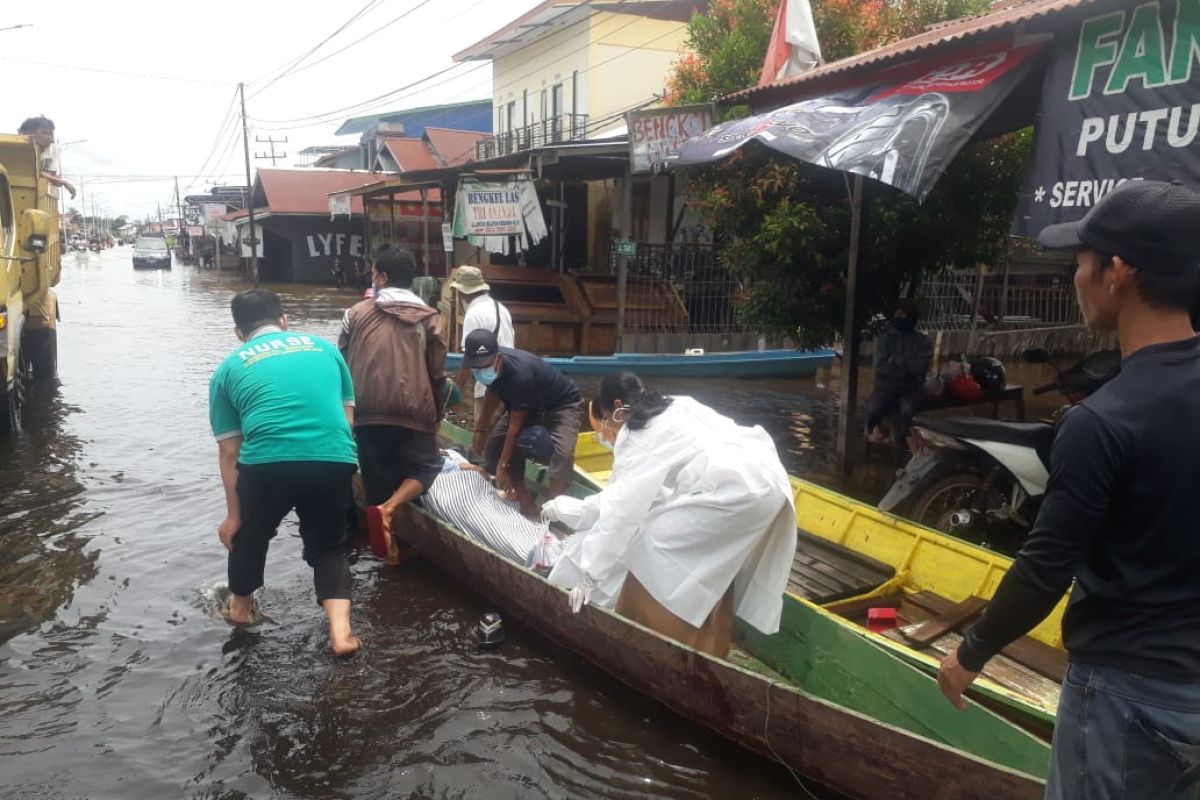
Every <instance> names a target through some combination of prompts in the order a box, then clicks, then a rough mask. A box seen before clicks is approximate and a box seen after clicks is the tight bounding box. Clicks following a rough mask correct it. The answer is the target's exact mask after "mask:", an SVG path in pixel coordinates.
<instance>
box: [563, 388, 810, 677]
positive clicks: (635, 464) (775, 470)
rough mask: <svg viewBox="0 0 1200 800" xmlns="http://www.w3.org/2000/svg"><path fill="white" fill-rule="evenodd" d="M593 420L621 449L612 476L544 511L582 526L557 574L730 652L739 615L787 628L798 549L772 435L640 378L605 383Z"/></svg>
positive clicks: (645, 620) (625, 610)
mask: <svg viewBox="0 0 1200 800" xmlns="http://www.w3.org/2000/svg"><path fill="white" fill-rule="evenodd" d="M589 410H590V414H591V417H592V427H593V428H594V429H595V430H596V432H597V436H598V438H599V439H600V441H601V442H603V443H605V444H606V445H611V446H612V447H613V450H614V461H613V472H612V478H611V480H610V482H609V484H608V486H607V487H606V488H605V489H604V490H603V491H601V492H599V493H598V494H595V495H592V496H591V497H588V498H586V499H584V500H578V499H575V498H571V497H566V496H563V497H558V498H555V499H554V500H552V501H550V502H549V503H547V504H546V505H545V506H544V507H543V509H542V513H543V515H544V516H545V518H547V519H549V520H551V521H557V522H560V523H562V524H564V525H566V526H567V527H569V528H572V529H574V530H576V531H578V534H577V535H575V536H573V537H572V538H571V540H570V541H569V542H568V544H567V545H566V548H565V549H564V552H563V555H562V557H561V558H560V559H559V561H558V563H557V564H556V566H555V568H554V570H553V571H552V572H551V574H550V581H551V582H552V583H554V584H556V585H558V586H562V587H564V588H570V589H571V604H572V608H573V609H575V610H576V611H578V610H579V609H580V608H582V606H583V605H584V604H586V603H589V602H592V603H595V604H597V605H602V606H605V607H610V608H615V610H616V611H617V613H619V614H621V615H623V616H625V617H628V618H629V619H632V620H634V621H636V622H639V623H641V624H643V625H645V626H647V627H649V628H651V629H653V630H656V631H658V632H659V633H662V634H663V635H665V636H670V637H672V638H674V639H676V640H678V641H680V642H683V643H684V644H687V645H690V646H692V647H694V648H696V649H697V650H701V651H704V652H706V653H710V654H712V655H715V656H719V657H723V656H725V655H726V654H727V653H728V652H729V646H730V642H731V639H732V635H733V618H734V617H735V616H737V617H739V618H741V619H743V620H745V621H746V622H748V623H749V624H751V625H753V626H754V627H755V628H757V629H758V630H760V631H762V632H763V633H767V634H770V633H775V632H776V631H777V630H779V617H780V614H781V612H782V609H783V593H784V591H785V589H786V588H787V581H788V577H789V575H790V573H791V567H792V559H793V557H794V555H795V551H796V511H795V507H794V505H793V499H792V492H791V485H790V483H789V481H788V476H787V473H786V472H785V471H784V469H783V465H782V464H780V462H779V456H778V453H777V452H776V450H775V444H774V442H772V441H771V438H770V436H768V435H767V433H766V432H765V431H763V430H762V428H759V427H753V428H747V427H743V426H741V425H738V424H737V423H735V422H734V421H733V420H731V419H729V418H727V417H724V416H722V415H720V414H718V413H717V412H715V411H713V410H712V409H710V408H708V407H707V406H705V405H703V404H701V403H699V402H697V401H695V400H693V399H692V398H690V397H670V398H667V397H663V396H662V395H659V394H658V393H656V392H649V391H647V390H646V389H645V387H644V386H643V385H642V382H641V381H640V380H639V379H638V378H637V376H636V375H633V374H632V373H628V372H622V373H616V374H613V375H609V376H607V377H605V378H604V380H603V381H601V383H600V392H599V396H598V397H597V398H596V399H595V400H593V401H592V403H591V405H590V409H589Z"/></svg>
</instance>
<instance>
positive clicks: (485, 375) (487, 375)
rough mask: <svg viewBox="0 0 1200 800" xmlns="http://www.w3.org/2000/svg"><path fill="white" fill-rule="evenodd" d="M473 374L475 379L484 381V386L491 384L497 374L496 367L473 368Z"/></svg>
mask: <svg viewBox="0 0 1200 800" xmlns="http://www.w3.org/2000/svg"><path fill="white" fill-rule="evenodd" d="M471 374H472V375H474V376H475V380H477V381H479V382H480V383H482V384H483V385H484V386H491V385H492V384H493V383H494V382H495V380H496V378H497V377H498V376H497V373H496V368H495V367H484V368H483V369H473V370H471Z"/></svg>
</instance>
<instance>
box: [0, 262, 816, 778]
mask: <svg viewBox="0 0 1200 800" xmlns="http://www.w3.org/2000/svg"><path fill="white" fill-rule="evenodd" d="M64 272H65V275H64V280H63V285H62V286H61V287H60V296H61V299H62V314H63V326H62V329H61V331H60V343H61V344H60V348H61V355H60V369H61V371H62V378H63V386H62V388H61V390H60V393H59V395H58V397H56V398H54V399H53V400H52V401H51V402H50V403H49V405H47V406H46V408H45V411H44V413H39V414H38V415H37V416H38V419H35V420H33V421H32V422H31V425H30V432H29V433H27V434H26V435H23V436H22V437H21V438H20V439H19V440H17V441H16V442H15V443H8V444H4V445H0V498H2V500H0V502H2V505H0V543H2V544H3V550H2V551H0V552H2V553H3V555H2V556H0V759H2V761H3V764H4V768H3V770H2V771H0V797H5V798H8V797H17V798H25V797H29V798H74V797H88V798H120V799H121V800H140V799H141V798H146V799H147V800H160V799H161V798H175V797H191V798H267V797H269V798H342V797H345V798H383V797H406V796H415V797H435V796H436V797H442V796H446V797H488V798H510V797H511V798H527V797H590V796H605V797H629V798H643V797H664V798H665V797H671V798H676V797H678V798H704V797H719V798H725V797H738V798H783V797H793V796H795V794H796V786H795V784H794V782H793V780H792V778H791V777H790V776H789V775H788V774H787V772H786V771H785V770H784V769H782V768H781V767H778V766H776V765H773V764H772V763H771V762H769V761H765V760H763V759H761V758H759V757H757V756H754V755H751V754H749V753H747V752H745V751H743V750H741V749H740V748H737V747H734V746H732V745H730V744H728V743H726V742H725V741H724V740H722V739H720V738H718V737H717V736H715V735H713V734H710V733H709V732H707V731H705V730H703V729H700V728H697V727H696V726H694V725H691V724H689V723H687V722H685V721H683V720H681V719H679V718H678V717H676V716H675V715H673V714H671V713H669V712H667V711H666V710H665V709H664V708H662V707H661V706H658V705H657V704H654V703H650V702H647V700H646V699H645V698H644V697H641V696H639V695H637V694H634V693H632V692H630V691H629V690H628V689H626V688H625V687H624V686H622V685H621V684H620V683H618V682H617V681H615V680H614V679H612V678H610V677H608V676H606V675H604V674H602V673H600V672H599V671H597V670H596V669H595V668H593V667H592V666H591V665H589V664H588V663H586V662H584V661H582V660H580V659H578V658H576V657H575V656H573V655H571V654H569V653H565V652H563V651H562V650H561V649H560V648H559V647H558V646H557V645H555V644H554V643H553V642H549V641H547V640H545V639H543V638H541V637H540V636H538V635H536V634H534V633H532V632H530V631H528V630H527V629H525V628H524V627H523V626H521V625H520V624H519V623H517V622H516V621H515V620H508V625H507V627H508V631H509V638H508V640H507V641H506V643H505V644H504V646H503V647H502V648H500V649H499V650H496V651H493V652H487V653H481V652H477V651H476V650H475V647H474V645H473V643H472V640H471V638H470V630H471V627H472V626H473V625H474V623H475V621H476V620H477V619H478V617H479V616H480V615H481V614H482V613H484V612H485V611H488V610H491V608H490V607H489V606H488V604H487V603H486V602H485V601H483V600H482V599H481V598H480V597H478V596H476V595H475V594H473V593H472V592H471V591H470V590H469V589H467V588H465V587H463V586H461V585H459V584H456V583H454V582H453V581H451V580H449V579H448V578H447V577H446V576H444V575H442V574H441V573H440V572H438V571H437V570H436V569H434V568H433V567H431V566H430V565H428V564H425V563H422V562H419V561H417V562H412V563H411V564H410V565H408V566H407V567H405V568H404V569H402V570H399V571H392V572H384V571H382V570H381V569H380V566H379V563H378V562H377V561H376V560H374V559H373V558H370V557H369V556H366V557H363V558H362V559H361V560H358V555H359V554H360V553H361V551H356V553H355V556H354V557H355V561H354V563H353V565H352V569H353V572H354V576H355V591H356V605H355V609H354V619H355V625H356V629H357V632H358V633H359V634H360V635H361V636H362V637H363V640H364V642H365V646H364V650H363V652H362V653H361V654H360V656H359V657H357V658H355V659H352V660H350V661H339V660H337V659H334V658H332V657H331V656H330V655H329V653H328V650H327V641H326V633H325V630H324V626H323V624H322V619H321V616H320V613H319V611H318V610H317V608H316V607H315V605H314V604H313V598H312V594H311V592H312V589H311V574H310V572H309V570H308V568H307V567H306V566H305V565H304V563H303V562H302V560H301V558H300V542H299V537H298V535H297V531H296V529H295V525H294V521H291V522H286V523H285V525H284V527H283V528H282V529H281V531H280V536H279V537H278V538H277V539H276V540H275V542H274V544H273V547H272V554H271V558H270V560H269V563H268V567H267V587H266V589H264V591H263V593H262V596H261V598H260V602H261V606H262V608H263V611H264V613H265V615H266V619H265V620H264V621H263V622H262V623H261V624H259V625H257V626H254V627H252V628H248V629H231V628H230V627H229V626H227V625H226V624H224V623H223V622H221V621H219V620H218V619H216V618H215V617H216V615H215V614H214V611H215V609H216V607H217V603H218V602H219V587H220V586H221V585H222V583H223V581H224V577H225V576H224V572H225V568H224V550H223V549H222V548H221V546H220V544H219V542H218V541H217V537H216V526H217V524H218V522H219V521H220V520H221V518H222V516H223V511H224V506H223V499H222V492H221V488H220V483H219V480H218V478H217V470H216V467H217V464H216V447H215V446H214V444H213V443H212V440H211V436H210V434H209V431H208V426H207V415H206V411H207V382H208V378H209V375H210V374H211V372H212V370H213V368H214V367H215V366H216V364H217V363H218V362H219V360H220V359H221V358H222V357H224V356H225V355H226V354H227V353H228V352H230V351H231V350H232V349H233V348H234V347H235V345H236V341H235V340H234V338H233V331H232V327H233V326H232V322H231V321H230V319H229V311H228V301H229V297H230V295H231V293H232V291H233V290H234V289H235V288H240V287H239V286H238V284H237V283H236V282H235V281H234V280H233V279H232V278H230V277H228V276H224V277H218V276H215V275H213V274H211V273H198V272H195V271H193V270H190V269H180V268H176V269H175V270H173V271H171V272H138V273H134V272H133V271H132V269H131V266H130V264H129V251H128V249H118V250H115V251H108V252H105V253H102V254H95V253H93V254H90V256H89V257H88V259H87V260H86V261H81V262H80V263H74V262H73V261H71V260H68V262H67V263H66V264H65V267H64ZM279 288H280V290H281V293H282V294H283V299H284V303H285V304H286V306H287V310H288V313H289V316H290V318H291V321H292V325H293V326H294V327H296V328H303V329H306V330H308V331H311V332H313V333H317V334H319V335H324V336H328V337H332V336H333V335H334V334H335V333H336V330H337V325H338V321H339V319H340V316H341V312H342V310H343V309H344V308H345V307H347V306H349V305H351V304H352V303H353V302H355V301H356V300H357V299H358V295H357V293H356V292H353V291H350V290H346V291H342V292H339V291H335V290H332V289H312V288H305V287H279ZM671 390H675V391H683V390H689V391H695V393H697V394H698V395H701V396H702V397H704V398H706V399H708V400H709V401H710V402H712V403H713V404H714V405H716V406H717V407H718V408H721V409H723V410H726V411H729V412H733V413H734V416H736V417H738V418H739V419H743V420H744V421H754V422H760V421H761V422H763V423H764V424H766V425H768V426H770V429H771V430H772V432H773V433H775V434H777V435H782V436H792V435H793V434H794V431H793V427H794V426H795V425H798V424H803V425H808V426H809V431H810V432H809V433H808V434H807V435H808V437H809V439H810V441H811V444H812V445H813V447H812V448H811V449H805V448H795V449H796V450H797V453H795V454H790V455H789V458H795V459H796V461H795V462H793V466H795V467H797V468H808V466H809V465H816V464H819V462H820V461H821V458H820V457H819V455H818V454H820V453H821V451H822V448H824V447H825V440H826V438H827V437H828V434H827V433H825V432H823V429H822V427H821V420H822V418H823V416H822V415H823V414H827V413H828V412H827V410H826V409H827V408H828V407H829V405H830V403H831V398H830V396H829V395H828V393H826V392H823V391H821V390H817V389H815V387H810V386H808V385H807V384H805V385H795V384H788V383H787V382H782V383H777V384H776V383H770V382H766V383H762V384H755V385H752V386H749V387H747V386H739V385H735V384H729V385H717V384H712V383H711V382H705V383H704V384H702V385H701V384H697V385H695V386H690V385H689V386H683V387H677V388H671ZM793 415H800V416H793ZM803 415H808V416H811V417H812V418H813V421H812V423H811V424H809V423H807V422H806V421H805V419H804V416H803Z"/></svg>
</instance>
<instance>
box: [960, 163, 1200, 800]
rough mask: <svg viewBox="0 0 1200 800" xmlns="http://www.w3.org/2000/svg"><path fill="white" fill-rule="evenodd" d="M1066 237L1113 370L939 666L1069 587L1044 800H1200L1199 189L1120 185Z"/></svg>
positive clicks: (1075, 421)
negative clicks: (1112, 341) (1031, 517)
mask: <svg viewBox="0 0 1200 800" xmlns="http://www.w3.org/2000/svg"><path fill="white" fill-rule="evenodd" d="M1038 238H1039V241H1041V243H1042V244H1043V245H1044V246H1046V247H1049V248H1055V249H1074V250H1075V253H1076V255H1075V260H1076V265H1077V269H1076V271H1075V290H1076V295H1077V297H1078V300H1079V306H1080V309H1081V310H1082V312H1083V316H1084V319H1085V321H1086V322H1087V324H1088V326H1089V327H1091V328H1092V329H1094V330H1103V331H1116V332H1117V336H1118V338H1119V340H1120V344H1121V355H1122V358H1123V362H1122V368H1121V374H1120V375H1119V376H1118V377H1117V378H1115V379H1113V380H1112V381H1110V382H1109V383H1108V384H1107V385H1105V386H1104V387H1103V388H1102V389H1100V390H1099V391H1097V392H1096V393H1094V394H1092V395H1091V396H1090V397H1088V398H1087V399H1086V400H1084V401H1083V402H1081V403H1079V404H1078V405H1077V406H1075V407H1074V408H1072V409H1071V411H1070V412H1069V413H1068V414H1067V415H1066V417H1065V419H1064V420H1063V422H1062V424H1061V427H1060V428H1059V430H1058V433H1057V436H1056V438H1055V440H1054V447H1053V450H1052V451H1051V456H1050V462H1051V464H1050V482H1049V485H1048V488H1047V491H1046V496H1045V499H1044V500H1043V501H1042V506H1041V510H1040V511H1039V513H1038V517H1037V521H1036V522H1035V524H1034V527H1033V530H1032V531H1031V532H1030V534H1029V539H1028V541H1027V542H1026V544H1025V546H1024V548H1023V549H1022V550H1021V552H1020V553H1019V554H1018V555H1017V557H1016V560H1015V561H1014V563H1013V566H1012V568H1011V569H1010V570H1009V572H1008V574H1007V575H1006V576H1005V578H1004V580H1003V581H1002V582H1001V584H1000V586H999V587H998V588H997V590H996V594H995V596H994V597H993V598H992V601H991V604H990V605H989V606H988V608H987V610H986V611H985V612H984V614H983V616H982V617H981V618H980V619H979V621H978V622H976V623H975V625H974V626H972V627H971V629H970V630H969V631H967V633H966V635H965V636H964V637H963V641H962V643H961V644H960V645H959V647H958V648H957V650H956V651H955V652H952V653H950V654H949V655H947V656H946V658H945V659H943V661H942V665H941V669H940V670H939V672H938V683H939V685H940V686H941V688H942V691H943V692H944V693H945V694H946V696H947V697H948V698H949V699H950V700H951V701H952V702H953V703H954V704H955V705H957V706H959V707H960V708H962V707H965V703H964V700H963V698H962V693H963V691H964V690H965V689H966V688H967V687H968V686H969V685H970V684H971V682H972V681H973V680H974V679H975V677H976V676H977V675H978V674H979V672H980V671H981V670H982V669H983V667H984V665H985V664H986V662H987V661H988V659H990V658H991V657H993V656H995V655H996V654H997V653H999V652H1000V651H1001V649H1003V648H1004V647H1005V646H1007V645H1008V644H1009V643H1011V642H1013V641H1014V640H1016V639H1017V638H1019V637H1020V636H1022V635H1024V634H1025V633H1027V632H1028V631H1029V630H1030V629H1031V628H1033V627H1034V626H1035V625H1036V624H1037V623H1038V622H1040V621H1041V620H1042V619H1044V618H1045V617H1046V615H1047V614H1048V613H1049V612H1050V611H1051V609H1053V608H1054V606H1055V604H1056V603H1057V602H1058V601H1059V598H1061V597H1062V595H1063V593H1064V592H1066V591H1067V589H1068V588H1071V585H1072V581H1074V588H1073V589H1071V596H1070V601H1069V603H1068V605H1067V610H1066V613H1065V614H1064V616H1063V642H1064V644H1065V646H1066V649H1067V652H1068V654H1069V656H1070V663H1069V667H1068V669H1067V674H1066V678H1065V680H1064V682H1063V686H1062V694H1061V696H1060V700H1059V707H1058V716H1057V721H1056V724H1055V727H1054V744H1053V753H1052V756H1051V765H1050V774H1049V778H1048V781H1047V786H1046V796H1047V797H1048V798H1082V797H1086V798H1116V797H1146V798H1151V797H1153V798H1155V799H1156V800H1163V799H1164V798H1184V797H1187V798H1195V797H1200V579H1198V577H1197V576H1198V575H1200V533H1198V531H1197V514H1196V507H1195V502H1196V498H1197V497H1200V339H1198V338H1197V336H1196V333H1195V331H1194V330H1193V327H1192V323H1191V319H1190V312H1191V311H1192V310H1193V308H1194V306H1195V304H1196V300H1197V297H1198V296H1200V194H1197V193H1196V192H1193V191H1191V190H1189V189H1185V188H1183V187H1180V186H1175V185H1171V184H1166V183H1159V182H1156V181H1129V182H1126V183H1124V184H1122V185H1121V186H1119V187H1118V188H1117V189H1116V190H1114V191H1112V192H1111V193H1109V194H1108V195H1107V196H1105V197H1104V198H1103V199H1102V200H1101V201H1100V202H1098V203H1097V204H1096V205H1095V206H1094V207H1093V208H1092V209H1091V210H1090V211H1089V212H1088V213H1087V215H1086V216H1085V217H1084V218H1083V219H1082V220H1080V221H1079V222H1075V223H1067V224H1063V225H1052V226H1050V227H1049V228H1046V229H1045V230H1044V231H1042V234H1041V236H1039V237H1038Z"/></svg>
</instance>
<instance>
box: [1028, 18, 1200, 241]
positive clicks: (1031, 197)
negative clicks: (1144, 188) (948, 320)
mask: <svg viewBox="0 0 1200 800" xmlns="http://www.w3.org/2000/svg"><path fill="white" fill-rule="evenodd" d="M1198 125H1200V0H1159V2H1149V3H1142V4H1141V5H1138V6H1136V7H1131V8H1128V9H1125V10H1121V11H1113V12H1111V13H1108V14H1100V15H1097V16H1094V17H1090V18H1088V19H1086V20H1084V21H1083V23H1082V24H1081V25H1080V27H1079V30H1078V32H1070V33H1067V34H1065V35H1060V36H1059V38H1058V41H1057V43H1056V45H1055V50H1054V54H1053V57H1052V60H1051V62H1050V65H1049V67H1048V69H1047V72H1046V81H1045V84H1044V85H1043V88H1042V104H1041V114H1040V117H1039V119H1038V125H1037V133H1036V136H1035V139H1034V151H1033V157H1032V160H1031V162H1030V168H1029V171H1028V173H1027V174H1026V176H1025V187H1024V190H1023V191H1022V194H1021V201H1020V203H1019V205H1018V207H1017V213H1016V218H1015V220H1014V224H1013V228H1014V232H1015V233H1017V234H1018V235H1020V236H1030V237H1034V236H1037V234H1038V233H1039V232H1040V231H1041V230H1042V228H1044V227H1046V226H1047V225H1053V224H1056V223H1059V222H1073V221H1075V220H1077V219H1079V218H1081V217H1082V216H1083V215H1084V214H1086V213H1087V211H1088V209H1090V208H1091V207H1092V206H1093V205H1095V203H1096V202H1097V201H1098V200H1100V199H1101V198H1102V197H1104V195H1106V194H1108V192H1110V191H1112V189H1113V188H1114V187H1116V186H1118V185H1119V184H1121V183H1124V182H1125V181H1127V180H1148V179H1149V180H1178V181H1181V182H1183V183H1184V184H1186V185H1188V186H1192V187H1194V188H1200V149H1198V148H1197V147H1195V146H1194V145H1195V144H1196V133H1197V127H1198Z"/></svg>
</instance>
